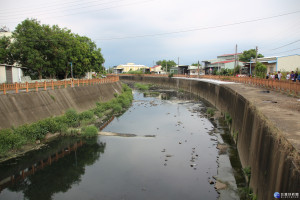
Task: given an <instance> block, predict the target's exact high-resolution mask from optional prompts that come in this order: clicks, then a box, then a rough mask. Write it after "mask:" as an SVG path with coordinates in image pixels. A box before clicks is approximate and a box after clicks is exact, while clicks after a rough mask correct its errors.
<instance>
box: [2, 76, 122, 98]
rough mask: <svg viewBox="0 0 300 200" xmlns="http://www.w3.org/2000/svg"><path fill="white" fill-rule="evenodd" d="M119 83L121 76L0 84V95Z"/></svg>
mask: <svg viewBox="0 0 300 200" xmlns="http://www.w3.org/2000/svg"><path fill="white" fill-rule="evenodd" d="M117 81H119V76H108V77H107V78H102V79H70V80H64V81H53V80H51V81H44V82H37V81H36V82H34V83H28V82H26V83H13V84H6V83H3V84H0V94H4V95H5V94H6V93H7V92H8V91H12V92H15V93H19V91H20V90H22V91H23V90H24V91H26V92H29V91H32V90H35V91H39V89H40V88H42V89H43V90H47V89H52V90H54V89H60V88H67V87H80V86H84V85H95V84H103V83H113V82H117Z"/></svg>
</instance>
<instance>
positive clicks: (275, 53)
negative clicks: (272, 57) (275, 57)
mask: <svg viewBox="0 0 300 200" xmlns="http://www.w3.org/2000/svg"><path fill="white" fill-rule="evenodd" d="M299 49H300V48H297V49H292V50H287V51H282V52H279V53H273V54H281V53H287V52H291V51H296V50H299Z"/></svg>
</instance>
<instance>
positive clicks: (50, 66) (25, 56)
mask: <svg viewBox="0 0 300 200" xmlns="http://www.w3.org/2000/svg"><path fill="white" fill-rule="evenodd" d="M12 39H13V42H12V43H11V44H9V45H6V43H5V39H1V40H0V46H1V47H2V46H5V45H6V46H9V48H5V49H6V50H7V52H4V53H2V51H1V52H0V62H4V61H3V58H5V59H8V58H10V57H12V59H13V62H16V63H19V64H20V65H22V67H26V68H27V69H28V71H27V73H29V75H31V76H32V77H38V78H40V79H41V78H42V77H52V78H67V77H68V76H69V75H70V73H71V63H72V66H73V74H74V77H82V76H83V75H84V74H85V73H86V72H88V71H95V72H101V71H103V63H104V58H103V56H102V54H101V49H100V48H97V46H96V44H95V43H94V42H93V41H92V40H91V39H90V38H88V37H85V36H80V35H78V34H74V33H72V32H71V30H69V29H67V28H60V27H59V26H57V25H54V26H52V27H51V26H49V25H44V24H41V23H40V22H39V21H37V20H36V19H26V20H24V21H23V22H21V23H20V24H18V25H17V27H16V29H15V31H14V32H13V35H12ZM1 49H2V48H1ZM2 54H6V55H11V56H6V57H5V56H3V55H2ZM8 60H9V59H8Z"/></svg>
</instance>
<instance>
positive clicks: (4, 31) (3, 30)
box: [0, 26, 12, 38]
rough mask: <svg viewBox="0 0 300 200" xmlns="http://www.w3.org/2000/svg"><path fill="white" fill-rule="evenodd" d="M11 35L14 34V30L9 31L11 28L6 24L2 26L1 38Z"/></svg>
mask: <svg viewBox="0 0 300 200" xmlns="http://www.w3.org/2000/svg"><path fill="white" fill-rule="evenodd" d="M4 36H5V37H10V36H12V32H10V31H9V29H8V28H7V27H6V26H1V27H0V38H1V37H4Z"/></svg>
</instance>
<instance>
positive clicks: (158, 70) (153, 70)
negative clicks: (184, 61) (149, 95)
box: [150, 65, 165, 74]
mask: <svg viewBox="0 0 300 200" xmlns="http://www.w3.org/2000/svg"><path fill="white" fill-rule="evenodd" d="M150 72H151V73H154V74H165V71H164V70H162V66H161V65H155V66H153V67H150Z"/></svg>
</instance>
